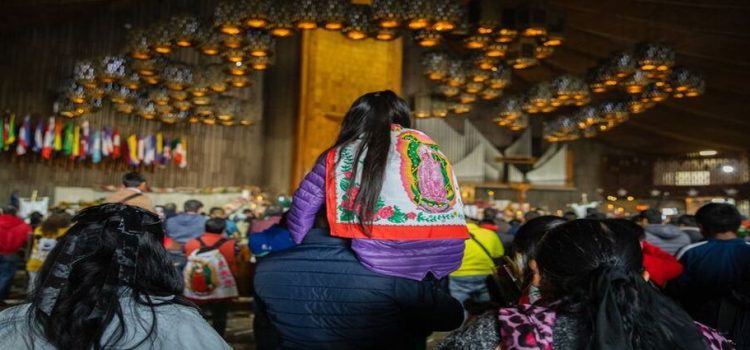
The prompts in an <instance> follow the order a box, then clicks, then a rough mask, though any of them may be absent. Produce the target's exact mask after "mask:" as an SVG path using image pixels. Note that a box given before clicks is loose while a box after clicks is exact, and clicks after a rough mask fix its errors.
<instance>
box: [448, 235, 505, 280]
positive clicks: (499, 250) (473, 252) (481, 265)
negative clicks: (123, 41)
mask: <svg viewBox="0 0 750 350" xmlns="http://www.w3.org/2000/svg"><path fill="white" fill-rule="evenodd" d="M467 226H468V227H469V233H470V234H471V235H472V236H474V238H475V239H476V240H477V241H479V242H480V243H482V245H483V246H484V248H485V249H487V251H488V252H489V253H490V255H492V258H493V259H497V258H499V257H501V256H503V254H504V253H505V249H503V243H502V242H500V238H499V237H498V236H497V234H496V233H495V232H492V231H491V230H488V229H485V228H481V227H479V226H478V225H476V224H468V225H467ZM494 268H495V263H494V261H493V260H492V259H490V257H488V256H487V253H485V252H484V250H482V247H480V246H479V244H477V242H475V241H474V240H473V239H471V238H469V239H467V240H466V247H465V248H464V258H463V260H462V261H461V267H459V268H458V270H456V271H453V273H451V276H453V277H462V276H483V275H489V274H492V273H493V272H494V271H495V269H494Z"/></svg>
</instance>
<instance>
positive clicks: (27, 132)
mask: <svg viewBox="0 0 750 350" xmlns="http://www.w3.org/2000/svg"><path fill="white" fill-rule="evenodd" d="M29 142H31V117H30V116H28V115H27V116H25V117H24V118H23V123H21V127H20V128H19V129H18V142H16V154H17V155H19V156H22V155H24V154H26V152H27V151H28V149H29Z"/></svg>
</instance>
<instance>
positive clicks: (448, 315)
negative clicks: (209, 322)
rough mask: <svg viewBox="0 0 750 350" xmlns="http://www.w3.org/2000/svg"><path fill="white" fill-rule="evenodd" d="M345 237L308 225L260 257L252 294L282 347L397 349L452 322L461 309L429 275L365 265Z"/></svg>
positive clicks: (449, 327) (447, 327)
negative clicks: (396, 273)
mask: <svg viewBox="0 0 750 350" xmlns="http://www.w3.org/2000/svg"><path fill="white" fill-rule="evenodd" d="M348 242H349V241H348V240H344V239H340V238H335V237H331V236H330V235H329V234H328V231H327V230H320V229H313V230H312V231H310V232H309V233H308V234H307V236H306V237H305V240H304V241H303V242H302V243H301V244H300V245H299V246H297V247H295V248H292V249H290V250H287V251H282V252H278V253H274V254H271V255H269V256H267V257H265V258H263V259H262V260H261V261H260V262H259V264H258V268H257V271H256V274H255V288H256V293H257V299H256V302H257V303H258V307H259V308H260V309H261V312H263V313H266V314H267V316H268V317H269V319H270V321H271V323H272V324H273V325H274V326H275V328H276V329H277V330H278V331H279V333H280V334H281V336H282V339H283V340H282V347H283V348H287V349H296V348H304V349H386V348H387V349H402V348H414V344H415V339H418V338H419V337H424V336H426V335H427V334H429V333H430V332H432V331H449V330H452V329H455V328H458V327H459V326H460V325H461V322H462V320H463V310H462V308H461V305H460V304H459V302H458V301H456V300H455V299H453V298H452V297H451V296H450V295H449V294H448V293H447V292H446V291H445V290H444V289H443V288H441V287H439V286H438V283H437V281H435V280H425V281H421V282H418V281H413V280H408V279H403V278H397V277H390V276H385V275H381V274H378V273H375V272H372V271H370V270H368V269H366V268H365V267H364V266H362V265H361V264H360V263H359V261H357V259H356V257H355V256H354V254H353V252H352V251H351V249H350V248H349V246H348V244H349V243H348Z"/></svg>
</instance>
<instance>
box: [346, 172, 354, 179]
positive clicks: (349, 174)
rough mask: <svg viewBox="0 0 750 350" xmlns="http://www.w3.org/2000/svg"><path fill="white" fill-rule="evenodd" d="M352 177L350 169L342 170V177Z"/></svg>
mask: <svg viewBox="0 0 750 350" xmlns="http://www.w3.org/2000/svg"><path fill="white" fill-rule="evenodd" d="M352 177H353V174H352V172H351V171H345V172H344V178H347V179H351V178H352Z"/></svg>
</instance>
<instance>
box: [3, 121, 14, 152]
mask: <svg viewBox="0 0 750 350" xmlns="http://www.w3.org/2000/svg"><path fill="white" fill-rule="evenodd" d="M7 128H8V130H7V131H6V132H7V134H6V135H5V147H4V149H5V150H6V151H7V150H8V148H10V145H12V144H13V142H16V115H15V114H11V115H10V119H8V126H7Z"/></svg>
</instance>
